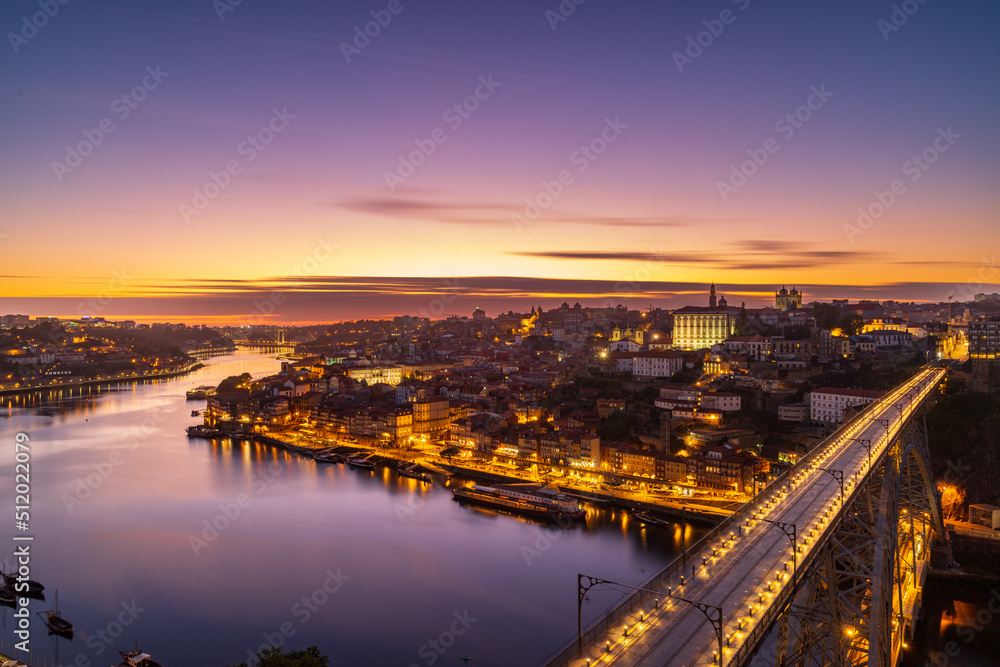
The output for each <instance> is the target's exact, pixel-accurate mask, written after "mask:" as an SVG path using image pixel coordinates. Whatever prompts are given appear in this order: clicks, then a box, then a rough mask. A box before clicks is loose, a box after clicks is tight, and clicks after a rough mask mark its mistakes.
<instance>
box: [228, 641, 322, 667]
mask: <svg viewBox="0 0 1000 667" xmlns="http://www.w3.org/2000/svg"><path fill="white" fill-rule="evenodd" d="M255 664H256V665H257V667H327V665H329V664H330V658H328V657H326V656H325V655H322V654H320V652H319V649H318V648H316V647H315V646H310V647H309V648H307V649H306V650H305V651H289V652H288V653H285V652H284V651H283V650H282V649H280V648H269V649H266V650H264V651H261V652H260V653H258V654H257V662H256V663H255ZM229 667H247V663H245V662H241V663H240V664H238V665H229Z"/></svg>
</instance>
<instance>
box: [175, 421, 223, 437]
mask: <svg viewBox="0 0 1000 667" xmlns="http://www.w3.org/2000/svg"><path fill="white" fill-rule="evenodd" d="M184 430H185V431H187V434H188V437H189V438H218V437H219V436H220V435H222V431H220V430H219V429H217V428H209V427H208V426H205V425H204V424H195V425H194V426H188V427H187V428H186V429H184Z"/></svg>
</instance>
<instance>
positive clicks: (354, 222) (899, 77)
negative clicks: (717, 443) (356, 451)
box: [0, 0, 1000, 323]
mask: <svg viewBox="0 0 1000 667" xmlns="http://www.w3.org/2000/svg"><path fill="white" fill-rule="evenodd" d="M51 1H52V5H53V6H54V7H57V11H56V13H55V15H54V16H51V17H49V16H46V15H44V11H43V9H40V6H41V7H43V8H44V7H45V6H47V3H46V2H45V0H43V2H42V3H41V5H40V4H39V3H38V2H37V0H35V1H26V0H9V1H8V2H4V3H3V5H2V8H0V27H2V29H3V32H4V34H5V40H4V41H5V42H6V43H5V44H4V45H3V46H2V47H0V72H2V77H0V83H2V88H0V95H2V98H3V104H2V106H0V110H2V114H3V123H2V126H0V128H2V129H0V133H2V139H0V144H2V158H0V169H2V172H0V200H2V218H0V297H2V298H0V311H2V312H0V314H2V313H24V314H29V315H33V316H38V315H62V316H75V315H101V316H106V317H109V318H124V317H130V318H136V319H141V320H146V321H148V320H157V321H163V320H186V321H189V322H207V323H226V322H229V323H255V322H256V323H259V322H298V323H305V322H318V321H330V320H338V319H352V318H356V317H362V316H366V317H378V316H391V315H402V314H421V313H422V314H428V315H431V316H440V315H445V314H450V313H460V314H469V313H470V312H471V310H472V308H474V307H476V306H481V307H483V308H485V309H486V310H487V312H488V314H490V315H495V314H496V312H497V311H498V310H501V309H502V310H504V311H506V310H508V309H513V310H521V309H528V308H530V307H531V306H532V305H543V306H545V307H555V306H558V305H559V304H560V303H562V301H564V300H569V301H570V302H571V303H572V302H574V301H580V302H581V303H583V304H584V305H588V306H602V305H607V304H609V303H612V304H616V303H626V304H629V305H630V306H631V307H634V308H645V307H648V306H649V305H653V306H659V307H664V308H670V307H679V306H682V305H685V304H688V303H697V304H701V303H702V302H703V301H704V300H705V298H706V297H705V292H706V291H707V285H708V283H710V282H712V281H714V282H715V283H716V284H717V285H718V286H719V291H720V293H723V294H725V295H726V296H727V298H729V301H730V303H735V304H736V305H738V304H739V303H740V302H741V301H745V302H746V304H747V306H761V305H765V303H767V302H771V303H773V301H771V298H772V297H771V295H772V294H773V291H774V290H775V289H777V288H780V287H781V286H782V285H787V286H789V287H791V286H792V285H796V286H797V287H799V288H800V289H804V291H805V294H806V299H805V300H806V302H808V301H811V300H813V299H830V298H837V297H843V298H854V299H857V298H879V299H888V298H895V299H902V300H933V301H940V300H944V299H946V298H947V297H948V296H949V295H958V296H965V298H970V297H971V294H974V293H975V292H978V291H987V292H992V291H998V290H1000V287H998V286H997V283H1000V270H998V267H1000V263H998V261H997V252H998V250H1000V224H998V223H1000V184H998V182H997V181H998V178H997V177H998V175H1000V123H998V122H997V119H998V118H1000V42H998V40H997V39H996V26H997V24H998V20H1000V5H997V4H996V3H995V2H988V1H986V0H980V1H972V0H970V1H960V2H943V1H940V0H937V1H935V0H932V1H929V2H926V3H925V4H919V3H918V2H917V1H916V0H909V1H908V2H904V3H901V4H902V5H905V8H906V9H909V10H910V11H911V12H913V13H912V14H906V13H905V12H904V11H903V9H896V10H894V6H895V7H897V8H898V7H900V6H901V4H900V3H896V4H895V5H893V3H890V2H872V1H871V0H868V1H863V0H850V1H846V2H837V3H793V2H777V3H776V2H768V3H765V2H763V1H762V0H738V1H735V2H732V1H730V0H715V1H712V2H693V1H685V2H649V1H647V2H625V1H621V2H611V1H610V0H588V1H587V2H584V3H583V4H581V5H578V6H577V5H575V4H573V3H572V2H570V0H565V1H564V2H563V3H562V5H560V3H559V2H558V1H557V0H538V1H523V2H519V1H505V2H483V1H481V0H475V1H474V0H465V1H462V2H459V1H457V0H445V1H438V2H431V1H430V0H398V4H397V2H396V1H394V2H389V0H374V1H371V2H369V1H367V0H366V1H363V2H361V1H348V2H336V3H326V2H296V3H278V2H266V1H265V0H243V1H242V2H241V3H240V4H238V5H233V2H235V0H218V1H217V2H215V3H214V4H213V2H211V1H210V0H197V1H193V0H177V1H173V2H166V0H155V1H149V2H144V3H134V2H130V1H129V0H102V1H100V2H91V1H88V0H73V1H71V2H68V4H65V5H62V4H58V3H57V2H56V1H55V0H51ZM137 4H138V5H141V8H139V7H137V6H135V5H137ZM560 6H562V7H563V8H567V7H575V11H573V13H572V14H570V15H569V16H563V15H561V14H559V11H560V10H559V8H560ZM223 8H225V9H228V10H230V11H224V10H223ZM391 9H395V10H397V13H392V11H390V10H391ZM51 11H54V10H52V9H50V12H51ZM373 12H374V13H375V15H374V16H373V14H372V13H373ZM547 12H548V13H547ZM894 12H895V15H894ZM220 17H221V18H220ZM379 19H381V20H382V22H383V23H386V25H384V26H383V25H379V24H377V23H374V22H375V21H378V20H379ZM904 20H905V22H904ZM32 21H34V25H33V24H32ZM893 21H895V23H894V22H893ZM366 24H370V25H369V26H368V28H369V31H370V32H371V33H376V35H375V36H374V37H370V38H368V37H366V38H365V39H361V38H358V37H357V35H358V34H359V33H363V32H364V30H365V25H366ZM897 24H899V25H897ZM38 25H40V26H41V27H37V26H38ZM376 28H377V30H376ZM897 28H898V29H897ZM713 32H714V33H718V34H713ZM699 33H701V34H700V35H699ZM689 38H690V39H689ZM699 41H700V42H701V45H699ZM345 44H349V45H350V47H349V48H347V47H345V46H344V45H345ZM345 52H346V53H345ZM677 54H683V57H681V56H680V55H677ZM348 60H349V62H348ZM477 94H478V97H477ZM123 96H125V97H124V98H123ZM456 105H459V106H458V109H456V108H455V107H456ZM463 105H464V106H463ZM786 114H791V117H790V118H786ZM796 114H798V118H796ZM435 139H436V141H435ZM420 146H423V152H422V153H421V152H419V151H420V148H419V147H420ZM429 147H432V148H433V151H431V150H430V148H429ZM424 153H430V154H429V155H425V154H424ZM920 156H924V157H920ZM754 157H756V158H757V161H758V163H762V164H757V163H754V162H752V161H751V162H747V161H750V160H752V159H753V158H754ZM914 157H916V158H917V159H918V160H920V162H919V163H918V162H914ZM765 159H766V160H765ZM401 160H402V161H404V162H405V164H404V165H403V167H402V168H401ZM925 160H926V161H925ZM744 163H746V164H745V165H744ZM741 165H744V166H743V169H744V170H745V171H746V172H747V173H750V175H749V176H746V177H744V175H743V174H738V177H734V176H733V171H734V169H736V170H737V171H738V170H739V169H740V168H741ZM227 166H228V168H229V170H230V172H229V173H227ZM411 167H412V169H411ZM411 172H412V173H411ZM213 174H214V175H215V182H213ZM387 174H388V175H387ZM560 178H562V182H560ZM894 181H898V183H896V185H895V189H896V193H895V194H893V193H892V189H893V182H894ZM216 183H219V184H221V185H222V187H219V186H217V185H216ZM722 183H725V184H726V185H725V186H723V185H720V184H722ZM880 198H881V199H882V201H881V203H880V202H879V199H880ZM890 199H891V201H890ZM859 208H863V209H868V210H869V211H870V212H872V214H873V215H872V217H871V218H869V219H867V220H862V223H863V224H861V225H859V222H858V218H859ZM970 281H971V283H972V284H971V286H969V283H970ZM979 283H984V284H983V285H982V286H981V287H979V286H978V284H979Z"/></svg>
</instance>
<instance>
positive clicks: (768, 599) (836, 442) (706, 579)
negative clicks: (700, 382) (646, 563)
mask: <svg viewBox="0 0 1000 667" xmlns="http://www.w3.org/2000/svg"><path fill="white" fill-rule="evenodd" d="M944 372H945V371H944V370H942V369H937V368H935V369H931V370H925V371H922V372H920V373H918V374H917V375H916V376H914V377H913V378H912V379H910V380H909V381H908V382H906V383H904V384H902V385H900V386H899V387H897V388H896V389H894V390H893V391H892V392H890V393H889V394H887V395H886V396H883V397H882V398H881V399H879V401H877V402H876V403H875V404H874V405H873V406H871V407H870V409H869V410H867V411H866V412H864V413H862V414H860V415H858V416H857V417H855V418H854V419H853V420H852V421H850V422H848V423H847V424H846V425H845V426H844V427H842V428H841V429H839V430H838V431H837V432H836V433H835V434H834V435H833V436H831V437H830V438H828V439H827V440H826V441H824V442H823V443H821V444H820V445H819V449H818V451H817V452H816V453H815V455H814V456H812V457H811V458H809V459H808V462H807V463H806V465H805V467H803V468H802V469H801V470H798V471H795V470H793V474H792V476H791V477H790V478H789V479H788V480H787V482H786V483H785V484H784V486H782V487H780V488H778V489H775V490H774V491H773V492H772V493H770V494H769V496H768V497H765V498H762V499H760V500H758V501H757V503H756V504H755V505H754V506H753V507H752V508H749V509H748V510H744V513H745V514H747V515H749V516H748V518H749V517H750V516H756V517H758V518H757V519H750V520H749V522H748V523H749V526H746V525H743V526H742V527H741V528H740V529H739V530H740V534H737V535H735V536H732V537H731V536H730V535H729V534H727V535H722V536H719V537H718V538H717V539H716V540H714V541H713V542H712V543H710V544H709V545H707V546H706V547H705V548H703V549H702V550H701V551H700V552H699V553H697V554H695V555H692V556H690V563H691V565H690V566H689V568H688V569H686V570H685V571H683V572H681V573H678V575H677V576H675V577H674V578H673V580H671V581H669V582H665V583H664V584H663V585H662V587H661V588H662V590H663V591H664V592H665V591H666V590H667V586H668V585H669V586H670V587H671V592H672V594H673V595H676V596H680V597H684V598H686V599H688V600H694V601H697V602H700V603H702V604H705V605H711V606H713V607H718V608H720V609H721V610H722V626H723V628H722V637H723V644H724V647H723V664H728V663H729V661H730V660H731V658H732V657H733V655H734V654H735V653H736V652H737V651H738V649H739V647H740V646H741V644H742V642H743V641H744V640H746V638H747V636H748V633H749V632H750V631H751V630H752V629H753V627H754V624H755V623H756V622H757V620H758V619H760V618H761V617H762V616H763V615H764V614H765V613H766V612H768V611H769V607H770V605H771V604H772V603H774V602H775V598H776V596H777V594H778V592H779V591H780V590H781V587H782V586H785V585H788V584H789V582H790V580H791V575H792V570H793V568H794V565H795V563H793V558H792V547H791V539H790V537H789V536H788V535H786V534H785V533H784V532H783V531H782V530H780V529H779V528H778V527H776V526H774V525H772V524H770V523H767V522H766V521H761V520H760V519H768V520H771V521H777V522H783V523H786V524H794V525H795V526H796V532H797V543H798V545H800V547H801V548H800V551H799V552H798V553H797V554H796V561H797V562H798V563H801V562H802V561H803V559H804V558H805V557H806V556H807V555H808V554H809V552H810V550H811V549H812V548H813V547H814V546H815V545H816V544H818V543H820V542H822V538H823V537H824V536H825V532H826V531H828V530H831V529H832V528H833V527H835V526H836V523H837V519H838V517H839V511H840V509H841V503H842V498H841V486H840V482H839V481H838V480H837V478H836V476H835V475H834V474H831V473H830V472H828V471H842V473H843V477H842V479H843V482H844V489H843V493H844V494H845V497H847V496H849V494H850V492H851V491H852V489H854V487H855V485H856V484H857V483H858V481H860V480H863V479H864V478H865V475H866V473H867V472H868V470H869V465H870V464H869V461H877V460H878V457H879V455H880V454H881V453H882V452H883V450H884V449H885V448H886V447H887V446H888V445H889V444H890V443H891V442H892V441H893V440H894V438H895V436H896V435H897V433H898V432H899V431H900V429H901V428H902V427H903V425H904V424H905V422H906V420H907V419H908V418H909V416H910V415H911V414H912V413H913V412H914V411H915V410H916V409H918V408H919V406H920V404H921V403H922V402H923V400H924V399H925V398H926V397H927V395H928V394H929V393H930V392H931V391H932V390H933V388H934V387H935V386H936V385H937V383H938V381H939V380H940V379H941V377H942V376H943V375H944ZM885 424H888V428H886V425H885ZM858 440H867V441H869V442H870V443H871V445H870V448H871V452H870V455H869V451H868V450H866V449H865V448H864V447H863V446H862V445H861V444H860V443H859V442H858ZM823 468H825V469H826V470H823ZM692 570H693V571H692ZM681 575H683V584H682V582H681ZM651 606H652V605H651V604H650V605H647V609H645V610H643V612H642V614H641V615H640V614H639V613H636V614H635V615H634V617H632V618H630V621H631V622H630V623H629V624H628V625H627V626H626V625H624V624H623V625H622V626H615V628H614V629H612V630H611V631H609V632H605V633H604V634H603V635H601V636H599V638H598V639H597V641H596V642H594V644H592V645H590V646H589V647H584V653H583V655H582V656H581V657H580V658H579V662H578V663H571V664H580V665H585V664H594V665H621V666H623V667H624V666H632V665H656V666H661V665H669V666H670V667H674V666H677V667H690V666H693V665H711V664H718V662H717V660H718V658H717V652H718V645H719V643H718V637H717V632H716V629H715V627H714V626H713V625H712V624H711V623H710V622H709V621H708V619H707V618H706V616H705V614H704V613H703V612H702V611H699V610H698V609H697V608H695V607H693V606H691V605H689V604H687V603H685V602H681V601H678V600H671V599H670V598H669V597H667V598H666V599H665V600H661V601H660V603H659V604H658V605H657V607H656V608H655V609H652V608H649V607H651Z"/></svg>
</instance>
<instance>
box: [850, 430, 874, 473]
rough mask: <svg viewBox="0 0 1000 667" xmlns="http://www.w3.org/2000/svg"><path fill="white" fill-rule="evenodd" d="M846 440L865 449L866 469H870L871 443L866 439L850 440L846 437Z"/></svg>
mask: <svg viewBox="0 0 1000 667" xmlns="http://www.w3.org/2000/svg"><path fill="white" fill-rule="evenodd" d="M847 439H848V440H853V441H854V442H856V443H858V444H859V445H861V446H862V447H864V448H865V451H866V452H868V467H871V465H872V441H871V440H870V439H868V438H851V437H848V438H847Z"/></svg>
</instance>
